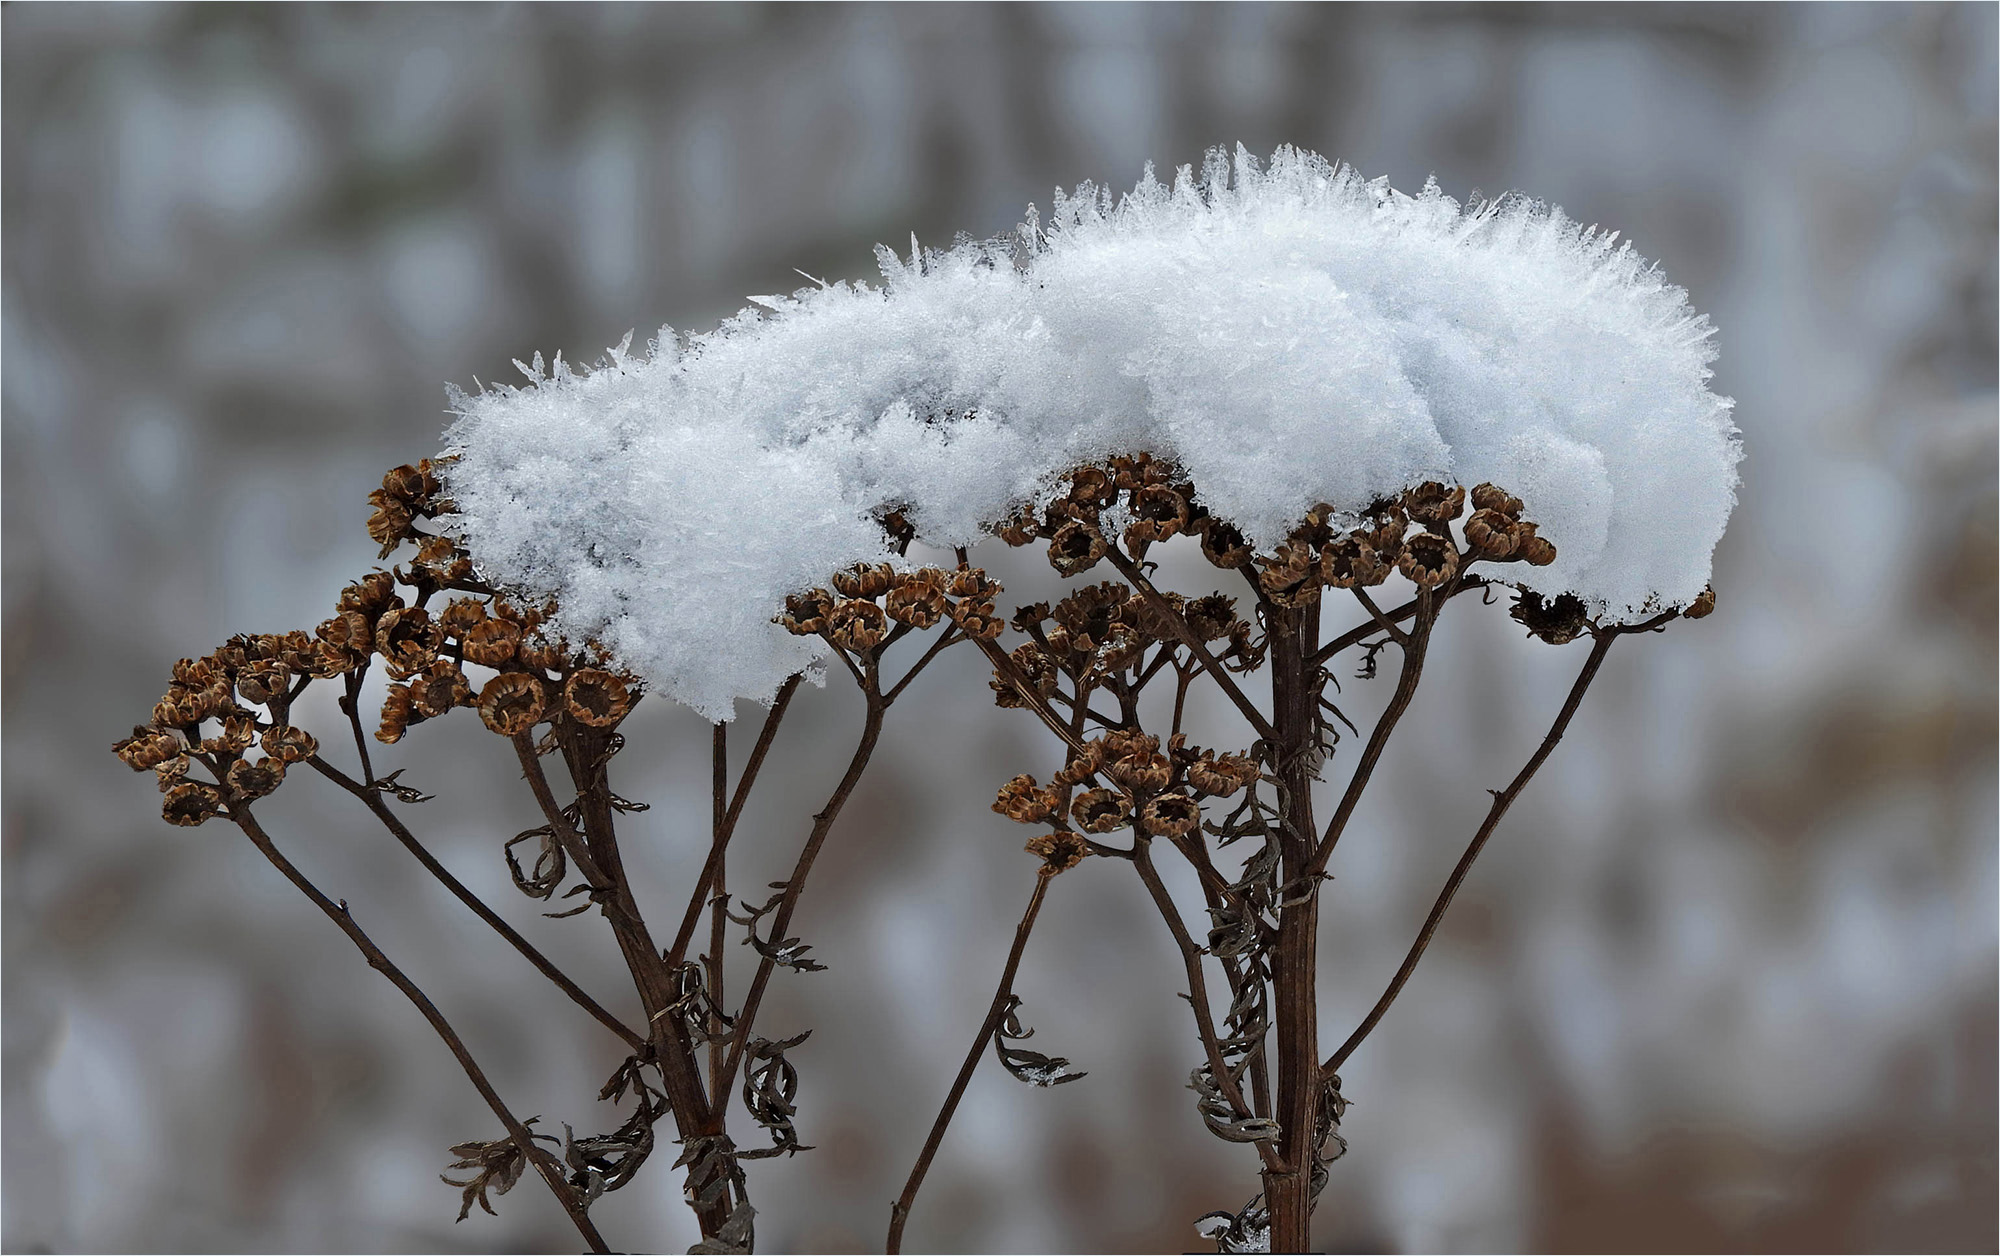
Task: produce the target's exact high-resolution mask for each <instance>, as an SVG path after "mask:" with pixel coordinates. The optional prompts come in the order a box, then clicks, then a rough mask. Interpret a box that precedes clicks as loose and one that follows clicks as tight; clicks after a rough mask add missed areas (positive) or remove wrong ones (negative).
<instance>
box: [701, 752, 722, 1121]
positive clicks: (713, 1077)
mask: <svg viewBox="0 0 2000 1256" xmlns="http://www.w3.org/2000/svg"><path fill="white" fill-rule="evenodd" d="M714 758H715V763H714V784H715V816H714V821H713V829H712V836H711V838H710V844H711V849H713V850H714V851H715V893H714V896H713V897H712V898H711V900H710V904H709V913H708V955H707V957H706V960H707V968H708V997H709V1000H710V1002H712V1003H713V1004H714V1005H715V1006H716V1007H717V1008H720V1007H722V1006H723V999H724V992H723V986H722V979H723V963H722V944H723V942H724V941H725V940H726V938H725V937H724V930H725V929H726V928H727V926H728V924H729V917H728V915H727V914H726V913H725V908H724V906H723V904H724V902H725V901H726V900H727V899H728V896H729V864H728V862H727V859H728V854H727V847H728V842H727V841H726V840H725V839H724V838H723V825H725V824H726V823H728V820H729V725H728V724H726V723H722V722H718V723H717V724H716V726H715V752H714ZM696 901H697V902H699V901H700V895H699V894H697V895H696ZM721 1028H722V1026H720V1025H716V1024H711V1025H709V1026H708V1032H709V1034H710V1035H711V1036H710V1038H709V1040H708V1085H709V1090H708V1106H709V1107H710V1108H711V1109H718V1110H719V1109H720V1108H721V1107H722V1105H723V1102H724V1092H723V1090H722V1038H721V1036H720V1031H721Z"/></svg>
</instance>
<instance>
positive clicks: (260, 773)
mask: <svg viewBox="0 0 2000 1256" xmlns="http://www.w3.org/2000/svg"><path fill="white" fill-rule="evenodd" d="M223 779H225V780H227V781H228V782H229V788H230V789H231V790H232V791H234V792H235V794H236V796H237V797H238V798H262V797H264V796H265V795H266V794H269V793H270V792H271V791H273V790H275V789H277V788H278V786H280V785H282V784H284V783H285V761H284V760H283V759H259V760H258V761H257V762H255V763H252V762H251V761H250V760H248V759H238V760H237V761H236V762H234V763H232V764H230V765H229V772H228V774H227V775H226V776H225V777H224V778H223Z"/></svg>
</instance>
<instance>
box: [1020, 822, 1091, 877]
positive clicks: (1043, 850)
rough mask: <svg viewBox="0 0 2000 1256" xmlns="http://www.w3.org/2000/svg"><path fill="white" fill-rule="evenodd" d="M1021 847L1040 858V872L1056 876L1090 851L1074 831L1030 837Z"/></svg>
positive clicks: (1077, 862) (1066, 870) (1074, 865)
mask: <svg viewBox="0 0 2000 1256" xmlns="http://www.w3.org/2000/svg"><path fill="white" fill-rule="evenodd" d="M1022 849H1024V850H1026V851H1027V852H1028V853H1029V854H1030V855H1038V856H1040V857H1041V860H1042V872H1043V874H1044V875H1046V876H1056V875H1058V874H1060V873H1064V872H1068V871H1069V870H1070V869H1071V868H1074V867H1076V866H1077V865H1078V864H1080V863H1082V862H1083V859H1084V856H1086V855H1088V854H1089V853H1090V846H1089V844H1088V843H1086V842H1085V841H1084V840H1083V839H1082V838H1080V837H1078V836H1077V835H1076V834H1074V833H1061V832H1057V833H1044V834H1043V835H1042V836H1040V837H1031V838H1029V839H1028V844H1027V845H1026V846H1025V847H1023V848H1022Z"/></svg>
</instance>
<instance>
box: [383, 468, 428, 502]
mask: <svg viewBox="0 0 2000 1256" xmlns="http://www.w3.org/2000/svg"><path fill="white" fill-rule="evenodd" d="M436 489H437V480H436V479H435V478H433V477H431V476H429V475H427V474H426V473H425V472H424V471H422V470H419V469H418V468H416V467H413V466H410V465H409V464H408V463H405V464H404V465H402V466H400V467H391V468H390V469H389V471H388V472H387V473H386V474H385V475H383V477H382V491H383V492H384V493H385V494H387V495H388V496H390V497H393V498H395V499H397V500H398V501H405V502H413V503H414V502H421V501H423V500H424V499H425V498H427V497H429V496H430V495H431V493H432V492H434V491H436Z"/></svg>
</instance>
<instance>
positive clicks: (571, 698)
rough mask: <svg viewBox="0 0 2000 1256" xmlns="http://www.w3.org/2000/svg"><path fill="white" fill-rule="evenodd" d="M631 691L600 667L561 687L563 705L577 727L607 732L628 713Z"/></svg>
mask: <svg viewBox="0 0 2000 1256" xmlns="http://www.w3.org/2000/svg"><path fill="white" fill-rule="evenodd" d="M633 701H634V698H633V696H632V687H631V686H630V685H629V684H627V683H626V682H625V678H624V677H622V676H620V675H618V674H617V673H615V672H607V671H605V670H604V669H603V668H601V667H586V668H584V669H583V670H581V671H579V672H577V673H576V674H575V675H573V676H571V677H570V678H569V683H568V684H566V685H564V686H563V703H564V705H566V706H567V707H568V708H569V713H570V715H571V716H573V717H574V718H575V719H576V721H577V722H578V723H580V724H588V725H590V726H591V727H592V728H610V727H611V726H612V725H614V724H616V723H617V722H618V721H619V720H622V719H624V718H625V716H626V713H627V712H629V711H631V709H632V703H633Z"/></svg>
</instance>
